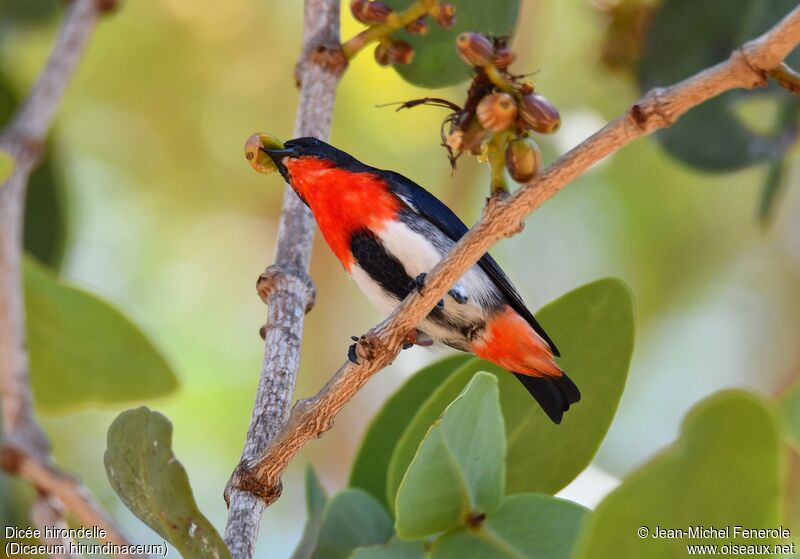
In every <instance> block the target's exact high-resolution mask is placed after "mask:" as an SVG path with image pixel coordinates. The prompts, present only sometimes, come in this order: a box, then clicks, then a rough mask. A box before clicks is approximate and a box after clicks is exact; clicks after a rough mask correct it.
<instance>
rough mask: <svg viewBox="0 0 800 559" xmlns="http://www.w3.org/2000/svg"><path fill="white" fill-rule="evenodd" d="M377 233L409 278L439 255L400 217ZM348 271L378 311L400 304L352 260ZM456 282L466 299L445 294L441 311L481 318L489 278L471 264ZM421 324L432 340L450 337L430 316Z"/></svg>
mask: <svg viewBox="0 0 800 559" xmlns="http://www.w3.org/2000/svg"><path fill="white" fill-rule="evenodd" d="M377 236H378V238H379V239H380V241H381V243H382V244H383V246H384V248H385V250H386V251H387V252H388V253H389V254H391V255H392V256H394V257H395V258H397V260H399V261H400V262H401V263H402V264H403V267H404V268H405V271H406V274H407V275H408V277H409V282H410V281H411V280H412V279H414V278H416V277H417V276H418V275H419V274H421V273H427V272H430V271H431V270H432V269H433V267H434V266H435V265H436V264H437V263H438V262H439V260H441V258H442V256H443V253H442V252H441V251H440V249H439V248H437V247H436V246H435V245H434V244H433V243H431V242H430V241H429V240H428V239H427V238H426V237H425V236H423V235H421V234H420V233H418V232H416V231H414V230H413V229H411V228H410V227H408V226H407V225H406V224H405V223H403V222H402V221H395V222H390V223H388V224H386V227H385V228H384V229H383V230H382V231H380V232H379V233H378V234H377ZM447 241H448V242H449V243H450V246H452V244H453V243H452V241H450V240H449V239H447ZM350 274H351V276H352V278H353V280H355V282H356V284H357V285H358V287H359V288H360V289H361V291H362V292H363V293H364V294H365V295H366V297H367V299H369V301H370V302H371V303H372V304H373V305H375V307H377V308H378V310H379V311H381V312H382V313H384V314H386V315H388V314H390V313H391V312H392V311H393V310H394V309H395V308H397V306H398V305H399V304H400V301H399V300H398V299H397V298H396V297H395V296H394V294H392V293H388V292H386V291H385V290H384V289H383V287H382V286H381V285H380V284H379V283H378V282H377V281H375V280H374V279H373V278H372V277H371V276H370V275H369V274H368V273H367V272H365V271H364V270H363V269H362V268H361V267H360V266H358V264H356V263H354V264H353V266H352V268H351V271H350ZM458 284H459V286H460V287H461V288H462V290H463V291H464V292H465V293H466V295H467V297H468V300H467V302H466V303H458V302H456V301H455V300H453V299H452V298H451V297H449V296H447V295H445V296H444V302H445V307H444V313H445V314H446V315H448V316H451V317H454V318H457V319H458V320H459V321H462V322H474V321H482V320H485V312H484V310H483V308H482V307H481V301H482V300H485V297H486V295H487V292H489V291H491V290H493V289H494V287H493V284H492V283H491V280H489V278H488V277H487V276H486V274H485V273H484V272H483V270H481V269H480V268H479V267H477V266H473V267H472V268H471V269H470V270H469V271H468V272H467V273H466V274H464V276H463V277H462V278H461V279H460V280H459V282H458ZM421 328H422V329H423V330H424V331H425V332H426V333H427V334H428V335H429V336H431V337H432V338H433V339H434V340H443V339H447V338H448V337H452V332H451V331H450V330H448V329H447V328H445V327H444V326H443V325H441V324H437V323H435V322H433V321H431V320H425V321H424V322H423V324H422V325H421Z"/></svg>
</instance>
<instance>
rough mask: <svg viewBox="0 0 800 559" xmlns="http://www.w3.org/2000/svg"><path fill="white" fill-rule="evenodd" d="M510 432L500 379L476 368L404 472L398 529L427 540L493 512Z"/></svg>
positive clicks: (406, 535)
mask: <svg viewBox="0 0 800 559" xmlns="http://www.w3.org/2000/svg"><path fill="white" fill-rule="evenodd" d="M505 454H506V437H505V429H504V424H503V415H502V412H501V411H500V393H499V391H498V389H497V379H496V378H495V377H494V376H492V375H490V374H488V373H483V372H479V373H477V374H475V375H474V376H473V377H472V378H471V379H470V381H469V383H468V384H467V386H466V387H465V388H464V390H463V391H462V392H461V394H459V395H458V396H457V397H456V398H455V400H453V401H452V402H451V403H450V404H449V405H448V406H447V408H446V409H445V410H444V412H443V413H442V416H441V417H440V418H437V419H436V420H435V421H434V422H433V425H432V426H431V427H430V429H429V430H428V432H427V433H426V435H425V438H424V439H423V440H422V442H421V443H420V444H419V448H418V449H417V452H416V454H415V455H414V458H413V460H412V461H411V463H410V464H409V465H408V468H407V469H406V471H405V474H404V475H403V480H402V482H401V483H400V487H399V488H398V490H397V500H396V503H395V506H394V509H395V514H396V520H395V528H396V529H397V535H398V536H399V537H400V538H402V539H404V540H421V539H424V538H427V537H430V536H433V535H434V534H437V533H439V532H444V531H447V530H452V529H454V528H457V527H459V526H464V525H469V523H470V522H475V518H476V517H478V516H479V515H482V514H491V513H492V512H494V510H495V509H496V508H497V506H498V505H499V504H500V499H501V498H502V496H503V493H504V492H505V477H506V468H505V466H506V464H505Z"/></svg>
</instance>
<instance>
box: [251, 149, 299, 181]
mask: <svg viewBox="0 0 800 559" xmlns="http://www.w3.org/2000/svg"><path fill="white" fill-rule="evenodd" d="M259 149H260V150H261V151H263V152H264V153H266V154H267V155H269V157H270V159H272V161H274V162H275V166H276V167H277V168H278V172H279V173H280V174H281V176H282V177H283V180H285V181H286V182H289V173H288V171H287V169H286V165H284V164H283V161H284V158H286V157H297V156H298V153H297V152H296V151H295V150H294V149H293V148H290V147H289V148H286V147H285V148H283V149H270V148H264V147H262V148H259Z"/></svg>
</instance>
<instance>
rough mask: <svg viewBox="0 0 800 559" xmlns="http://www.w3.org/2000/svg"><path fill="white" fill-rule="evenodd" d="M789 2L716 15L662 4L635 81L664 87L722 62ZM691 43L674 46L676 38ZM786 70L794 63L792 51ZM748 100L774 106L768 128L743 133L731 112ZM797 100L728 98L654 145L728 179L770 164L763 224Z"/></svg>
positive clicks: (709, 1)
mask: <svg viewBox="0 0 800 559" xmlns="http://www.w3.org/2000/svg"><path fill="white" fill-rule="evenodd" d="M796 5H797V3H796V2H795V1H794V0H768V1H764V0H729V1H728V2H727V4H726V9H725V10H724V11H723V12H720V10H719V3H718V2H715V1H714V0H701V1H697V0H664V1H663V2H662V3H661V5H660V6H659V8H658V9H657V10H656V12H655V14H654V16H653V17H652V18H650V19H651V23H649V25H648V28H647V32H646V34H645V35H644V53H643V55H642V57H641V59H640V61H639V68H638V78H639V83H640V86H641V88H642V91H647V90H649V89H650V88H653V87H659V86H666V85H669V84H672V83H677V82H678V81H680V80H682V79H685V78H687V77H689V76H690V75H692V74H693V73H695V72H697V71H699V70H701V69H703V68H706V67H709V66H712V65H713V64H716V63H717V62H720V61H722V60H723V59H724V58H725V57H727V56H728V55H729V54H730V53H731V52H732V51H733V50H734V49H736V48H738V47H739V46H740V45H741V44H743V43H744V41H746V40H747V39H751V38H753V37H756V36H758V35H760V34H761V33H763V32H765V31H766V30H768V29H769V28H770V27H772V25H774V24H775V22H776V21H778V20H779V19H781V18H782V17H783V16H784V15H785V14H786V13H788V12H789V11H790V10H791V9H792V8H794V7H795V6H796ZM677 32H679V33H681V34H682V36H684V37H694V38H696V40H692V41H685V40H680V39H677V40H676V33H677ZM787 62H788V63H789V64H791V65H796V64H798V63H800V51H798V52H795V53H794V54H793V55H791V56H790V57H789V58H788V59H787ZM754 98H762V99H763V98H767V99H769V100H770V101H771V102H773V103H775V104H776V105H777V106H778V113H779V118H778V119H776V120H775V121H774V122H759V123H756V126H752V125H750V123H748V122H747V121H746V120H744V119H742V117H741V111H740V110H739V108H740V107H741V106H742V105H743V104H746V103H747V102H748V101H749V100H751V99H754ZM798 127H800V99H798V98H797V97H796V96H794V95H792V94H791V93H790V92H788V91H786V90H785V89H782V88H781V87H778V86H777V85H775V83H774V82H771V83H770V86H769V87H768V88H767V90H765V91H762V90H755V91H747V90H741V89H737V90H733V91H729V92H726V93H723V94H722V95H720V96H718V97H716V98H714V99H711V100H710V101H707V102H706V103H703V104H702V105H700V106H698V107H695V108H694V109H692V110H691V111H689V113H687V114H686V115H685V116H683V117H682V118H681V119H680V120H679V121H678V122H677V123H675V124H674V125H673V126H671V127H669V128H666V129H664V130H660V131H658V132H657V133H656V138H657V139H658V141H659V142H660V143H661V145H663V146H664V148H665V149H666V150H667V152H669V153H670V154H672V155H673V156H675V157H677V158H678V159H679V160H681V161H682V162H684V163H686V164H687V165H690V166H691V167H694V168H696V169H698V170H701V171H711V172H725V171H734V170H738V169H742V168H745V167H749V166H751V165H755V164H758V163H765V162H767V163H770V167H769V172H768V173H767V175H766V179H765V183H764V187H763V194H762V197H761V203H760V205H759V212H758V215H759V218H760V220H761V222H762V223H765V222H766V221H767V220H768V219H769V217H770V215H771V213H772V207H773V205H774V202H775V200H776V195H777V193H778V192H779V191H780V187H781V185H782V184H784V183H785V182H786V181H785V180H784V175H785V166H784V165H783V164H782V162H781V160H782V158H783V157H785V155H786V153H787V151H788V150H789V149H790V148H791V147H792V146H793V145H794V144H795V143H796V142H797V136H798Z"/></svg>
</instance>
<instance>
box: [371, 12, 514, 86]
mask: <svg viewBox="0 0 800 559" xmlns="http://www.w3.org/2000/svg"><path fill="white" fill-rule="evenodd" d="M412 1H416V0H384V2H385V4H387V5H388V6H389V7H391V8H393V9H394V10H401V9H403V8H406V7H408V6H409V5H410V4H411V3H412ZM448 3H451V4H453V5H454V6H455V7H456V24H455V25H454V26H453V27H451V28H450V29H444V28H442V27H440V26H438V25H431V26H430V30H429V31H428V32H427V33H426V34H424V35H414V34H411V33H409V32H408V31H406V30H401V31H397V32H395V33H394V34H393V35H392V36H393V37H395V38H397V39H402V40H404V41H406V42H408V43H409V44H410V45H411V46H412V47H413V48H414V52H415V55H414V59H413V60H412V61H411V63H409V64H395V65H394V68H395V70H397V73H398V74H400V76H402V77H403V79H405V80H407V81H408V82H410V83H412V84H414V85H417V86H420V87H432V88H437V87H445V86H448V85H454V84H457V83H459V82H463V81H466V80H468V79H469V78H470V69H469V67H468V66H467V65H465V64H464V63H463V62H462V61H461V59H460V58H459V57H458V55H457V54H456V51H455V49H454V48H453V45H454V44H455V39H456V37H457V36H458V34H459V33H462V32H464V31H480V32H482V33H487V34H489V35H511V34H512V33H513V32H514V27H515V26H516V21H517V15H518V13H519V0H494V1H493V2H483V1H481V0H448Z"/></svg>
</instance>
